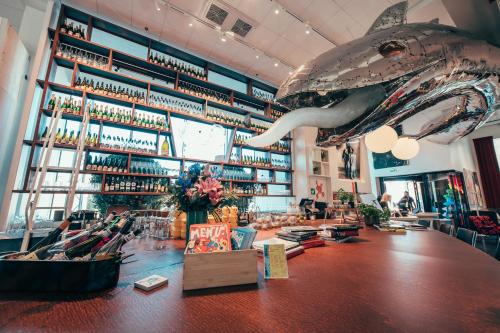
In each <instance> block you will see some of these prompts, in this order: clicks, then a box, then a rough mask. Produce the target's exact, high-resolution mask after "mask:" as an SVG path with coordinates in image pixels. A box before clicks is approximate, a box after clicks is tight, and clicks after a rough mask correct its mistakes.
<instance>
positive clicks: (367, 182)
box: [293, 127, 372, 202]
mask: <svg viewBox="0 0 500 333" xmlns="http://www.w3.org/2000/svg"><path fill="white" fill-rule="evenodd" d="M317 132H318V129H317V128H316V127H300V128H297V129H295V130H293V169H294V173H293V192H294V194H295V197H296V200H297V202H298V201H299V200H300V199H301V198H306V197H310V196H311V195H310V184H309V183H308V180H309V175H310V174H311V173H312V172H311V170H310V169H311V168H310V166H309V167H308V162H309V161H308V155H307V154H308V152H309V151H310V148H311V147H314V146H315V143H316V134H317ZM328 153H329V160H330V189H331V191H332V192H336V191H338V190H339V189H340V188H343V189H344V190H346V191H348V192H351V191H352V183H353V181H352V180H346V179H339V178H338V172H337V168H338V164H337V160H338V158H337V154H341V153H342V152H341V151H338V150H337V148H336V147H330V148H329V150H328ZM309 158H310V157H309ZM360 168H361V175H360V180H358V181H356V183H357V184H358V192H359V193H369V192H371V188H372V186H371V178H370V170H369V161H368V158H367V154H366V147H365V145H364V140H361V144H360ZM330 199H331V197H330ZM330 201H331V200H330Z"/></svg>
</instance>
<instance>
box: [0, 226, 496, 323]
mask: <svg viewBox="0 0 500 333" xmlns="http://www.w3.org/2000/svg"><path fill="white" fill-rule="evenodd" d="M270 235H271V233H270V232H260V235H259V237H261V238H262V237H268V236H270ZM183 244H184V243H183V242H182V241H154V240H152V239H139V240H135V241H133V242H132V243H131V244H128V245H127V249H126V251H127V252H128V253H131V252H134V253H135V254H136V255H135V256H133V257H131V258H129V259H128V261H132V260H136V261H133V262H130V263H127V264H124V265H123V266H122V270H121V277H120V281H119V283H118V286H117V287H116V288H115V289H113V290H109V291H106V292H101V293H98V294H92V295H73V294H71V295H32V294H1V295H0V332H14V331H15V332H138V333H146V332H205V333H206V332H499V331H500V262H498V261H496V260H495V259H494V258H492V257H489V256H488V255H486V254H485V253H483V252H481V251H480V250H478V249H475V248H473V247H471V246H469V245H467V244H466V243H463V242H461V241H459V240H457V239H455V238H452V237H449V236H447V235H445V234H443V233H440V232H438V231H408V232H407V234H406V235H396V234H390V233H382V232H379V231H376V230H373V229H364V230H361V235H360V237H359V239H358V240H356V241H353V242H351V243H343V244H336V243H329V244H328V245H327V246H325V247H321V248H313V249H308V250H306V253H305V254H302V255H300V256H298V257H295V258H292V259H290V260H289V261H288V270H289V274H290V278H289V279H287V280H270V281H265V280H264V279H263V277H262V274H263V267H262V260H261V259H259V275H260V276H259V283H258V285H253V286H252V285H251V286H247V287H231V288H219V289H212V290H203V291H195V292H190V293H183V292H182V262H183V254H182V253H183ZM152 274H161V275H164V276H166V277H168V278H169V283H168V286H166V287H163V288H161V289H159V290H156V291H153V292H149V293H146V292H142V291H140V290H137V289H134V288H133V283H134V281H137V280H139V279H142V278H143V277H146V276H149V275H152ZM33 278H34V279H36V276H34V277H33Z"/></svg>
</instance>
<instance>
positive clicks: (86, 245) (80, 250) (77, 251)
mask: <svg viewBox="0 0 500 333" xmlns="http://www.w3.org/2000/svg"><path fill="white" fill-rule="evenodd" d="M117 229H118V228H117V227H116V226H112V227H110V228H107V229H104V230H101V231H99V232H98V233H96V234H95V235H94V236H91V237H89V238H88V239H87V240H85V241H83V242H80V243H78V244H77V245H75V246H73V247H71V248H69V249H67V250H66V251H64V254H65V256H66V258H68V259H73V258H75V257H83V256H84V255H85V254H87V253H88V252H89V251H90V250H91V249H92V248H93V247H94V246H95V245H97V244H98V243H99V242H100V241H101V240H103V239H104V238H106V237H109V236H111V235H112V234H113V232H114V231H117Z"/></svg>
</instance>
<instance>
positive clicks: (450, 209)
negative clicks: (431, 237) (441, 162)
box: [379, 170, 469, 227]
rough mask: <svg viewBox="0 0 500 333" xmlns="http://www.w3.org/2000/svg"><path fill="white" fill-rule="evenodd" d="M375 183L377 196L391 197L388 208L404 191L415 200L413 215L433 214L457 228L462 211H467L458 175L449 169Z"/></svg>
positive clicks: (383, 179)
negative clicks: (378, 186)
mask: <svg viewBox="0 0 500 333" xmlns="http://www.w3.org/2000/svg"><path fill="white" fill-rule="evenodd" d="M379 182H380V183H379V184H380V194H382V193H384V192H387V193H389V194H390V195H391V196H392V201H393V202H392V203H391V205H392V204H396V205H397V203H398V202H399V200H400V199H401V198H402V196H403V194H404V191H408V192H409V194H410V196H411V197H412V198H414V199H415V206H416V209H415V210H414V211H413V212H414V213H418V212H437V213H439V216H440V217H441V218H447V219H450V220H452V221H453V223H454V224H455V226H457V227H458V226H462V225H463V224H464V219H463V212H465V211H467V210H468V209H469V204H468V200H467V193H466V189H465V186H463V175H462V173H461V172H457V171H453V170H449V171H439V172H429V173H422V174H415V175H407V176H395V177H381V178H379Z"/></svg>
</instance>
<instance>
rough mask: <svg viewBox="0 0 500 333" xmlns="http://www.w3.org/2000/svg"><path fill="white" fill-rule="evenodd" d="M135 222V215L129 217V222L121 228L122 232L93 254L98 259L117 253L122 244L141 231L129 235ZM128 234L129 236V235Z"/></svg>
mask: <svg viewBox="0 0 500 333" xmlns="http://www.w3.org/2000/svg"><path fill="white" fill-rule="evenodd" d="M134 222H135V218H134V217H129V218H128V220H127V223H126V224H125V225H124V226H123V227H122V228H121V229H120V232H119V233H117V234H116V235H115V236H114V237H113V238H111V240H109V241H108V242H107V243H106V244H104V245H103V246H102V247H101V248H100V249H99V250H98V251H97V252H96V253H95V254H94V256H93V258H95V259H98V258H102V257H105V256H110V255H114V254H116V253H117V252H118V251H119V250H120V248H121V247H122V245H123V244H124V243H125V242H127V241H129V240H130V239H133V238H134V237H135V236H136V235H138V234H139V233H140V231H139V232H132V233H131V234H132V235H134V236H133V237H132V236H129V231H130V228H131V227H132V225H133V224H134ZM127 236H128V237H127Z"/></svg>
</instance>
